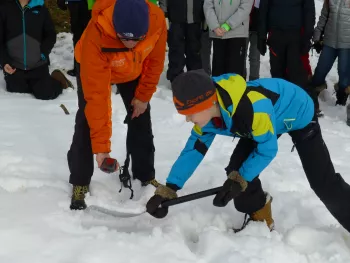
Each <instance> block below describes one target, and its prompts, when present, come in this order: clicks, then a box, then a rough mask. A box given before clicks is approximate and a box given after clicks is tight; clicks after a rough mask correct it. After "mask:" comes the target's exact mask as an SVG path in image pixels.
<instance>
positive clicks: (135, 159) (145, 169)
mask: <svg viewBox="0 0 350 263" xmlns="http://www.w3.org/2000/svg"><path fill="white" fill-rule="evenodd" d="M137 85H138V79H136V80H134V81H130V82H127V83H122V84H118V85H117V86H118V90H119V92H120V96H121V98H122V99H123V102H124V105H125V108H126V110H127V112H128V114H129V116H127V122H128V123H127V124H128V132H127V138H126V148H127V151H128V152H129V153H130V155H131V161H132V173H133V177H134V178H136V179H139V180H140V181H141V182H142V183H143V184H147V183H148V182H150V181H152V180H153V179H155V169H154V152H155V148H154V144H153V133H152V123H151V107H150V105H148V108H147V110H146V111H145V112H144V113H143V114H141V115H140V116H139V117H137V118H134V119H132V120H130V119H129V118H128V117H130V114H131V101H132V100H133V98H134V94H135V90H136V87H137Z"/></svg>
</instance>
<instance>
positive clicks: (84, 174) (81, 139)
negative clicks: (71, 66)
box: [67, 64, 155, 185]
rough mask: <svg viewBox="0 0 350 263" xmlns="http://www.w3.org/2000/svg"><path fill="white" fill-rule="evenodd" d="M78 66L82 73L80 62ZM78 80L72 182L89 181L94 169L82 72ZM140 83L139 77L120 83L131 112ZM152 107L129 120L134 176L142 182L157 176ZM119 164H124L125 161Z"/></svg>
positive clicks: (87, 183) (128, 148)
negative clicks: (81, 78) (81, 77)
mask: <svg viewBox="0 0 350 263" xmlns="http://www.w3.org/2000/svg"><path fill="white" fill-rule="evenodd" d="M77 66H78V67H77V71H78V73H79V64H77ZM77 84H78V106H79V108H78V111H77V114H76V117H75V130H74V135H73V141H72V144H71V147H70V150H69V151H68V154H67V157H68V166H69V170H70V179H69V182H70V183H71V184H73V185H89V184H90V182H91V177H92V175H93V172H94V158H93V153H92V147H91V138H90V128H89V125H88V122H87V119H86V116H85V113H84V110H85V105H86V101H85V99H84V94H83V88H82V83H81V80H80V76H79V74H78V75H77ZM137 85H138V79H136V80H133V81H130V82H127V83H123V84H117V87H118V90H119V92H120V95H121V98H122V100H123V102H124V105H125V108H126V109H127V112H128V114H129V113H130V112H131V101H132V99H133V98H134V94H135V90H136V87H137ZM106 103H107V102H106ZM150 110H151V108H150V106H148V108H147V110H146V111H145V112H144V113H143V114H142V115H140V116H139V117H137V118H134V119H132V120H130V121H128V131H127V139H126V145H127V146H126V147H127V151H128V152H129V153H130V155H131V161H132V173H133V176H134V178H137V179H139V180H140V181H141V182H146V181H149V180H152V179H154V178H155V170H154V152H155V149H154V144H153V134H152V124H151V111H150ZM129 116H130V115H129ZM127 117H128V116H127ZM120 164H121V165H122V162H120Z"/></svg>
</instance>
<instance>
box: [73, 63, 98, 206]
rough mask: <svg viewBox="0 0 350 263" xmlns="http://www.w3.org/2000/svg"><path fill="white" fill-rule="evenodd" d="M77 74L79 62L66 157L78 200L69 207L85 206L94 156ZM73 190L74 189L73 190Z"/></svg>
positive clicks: (81, 89)
mask: <svg viewBox="0 0 350 263" xmlns="http://www.w3.org/2000/svg"><path fill="white" fill-rule="evenodd" d="M79 74H80V67H79V64H77V85H78V91H77V92H78V111H77V114H76V116H75V127H74V135H73V140H72V144H71V146H70V150H69V151H68V154H67V159H68V167H69V171H70V177H69V183H70V184H72V185H73V186H76V187H75V188H73V197H74V196H75V199H76V200H77V201H78V202H72V204H71V209H84V208H86V205H85V202H84V194H85V193H86V192H87V189H86V188H87V187H88V186H89V184H90V182H91V177H92V175H93V172H94V158H93V153H92V146H91V138H90V128H89V125H88V122H87V119H86V116H85V112H84V110H85V106H86V101H85V99H84V94H83V88H82V83H81V80H80V75H79ZM74 190H76V191H75V192H74ZM79 190H81V191H79ZM75 194H76V195H75ZM81 199H82V200H81ZM79 200H80V201H79ZM72 201H73V200H72ZM82 202H83V204H82ZM84 205H85V206H84Z"/></svg>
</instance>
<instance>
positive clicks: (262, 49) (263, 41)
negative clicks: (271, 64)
mask: <svg viewBox="0 0 350 263" xmlns="http://www.w3.org/2000/svg"><path fill="white" fill-rule="evenodd" d="M258 50H259V52H260V54H261V55H262V56H265V54H266V50H267V45H266V39H265V38H258Z"/></svg>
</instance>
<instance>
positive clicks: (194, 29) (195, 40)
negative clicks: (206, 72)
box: [185, 23, 202, 71]
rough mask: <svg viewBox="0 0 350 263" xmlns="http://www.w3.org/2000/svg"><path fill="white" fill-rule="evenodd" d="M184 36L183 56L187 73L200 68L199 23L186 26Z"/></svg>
mask: <svg viewBox="0 0 350 263" xmlns="http://www.w3.org/2000/svg"><path fill="white" fill-rule="evenodd" d="M185 26H186V30H185V32H186V35H185V43H186V46H185V54H186V68H187V71H190V70H196V69H201V68H202V59H201V37H202V25H201V23H192V24H186V25H185Z"/></svg>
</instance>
